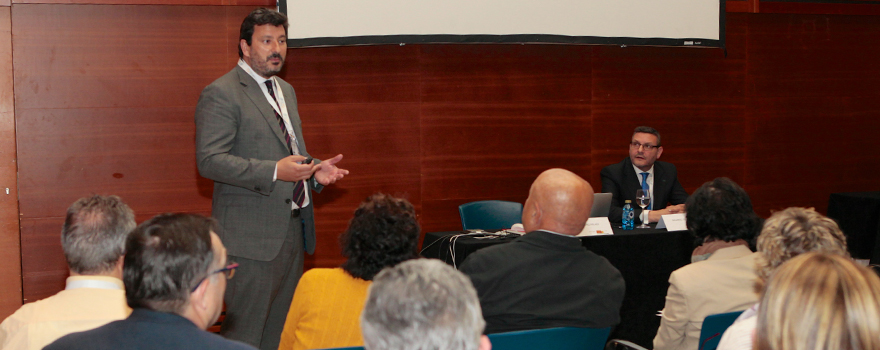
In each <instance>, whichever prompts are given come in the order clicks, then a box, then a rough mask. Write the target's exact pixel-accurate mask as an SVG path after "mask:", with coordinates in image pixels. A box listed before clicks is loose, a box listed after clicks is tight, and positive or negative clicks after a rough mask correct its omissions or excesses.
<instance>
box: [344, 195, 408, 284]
mask: <svg viewBox="0 0 880 350" xmlns="http://www.w3.org/2000/svg"><path fill="white" fill-rule="evenodd" d="M419 230H420V229H419V223H418V219H417V218H416V213H415V208H414V207H413V205H412V204H410V202H409V201H407V200H406V199H402V198H395V197H392V196H389V195H386V194H382V193H377V194H374V195H372V196H370V197H368V198H367V199H366V200H364V202H363V203H361V205H360V206H359V207H358V208H357V210H355V212H354V217H353V218H352V219H351V221H350V222H349V224H348V229H346V230H345V232H344V233H343V234H342V236H341V237H340V243H341V244H342V255H343V256H344V257H346V258H348V260H346V261H345V263H343V264H342V269H343V270H345V272H347V273H348V274H349V275H351V276H353V277H356V278H360V279H363V280H367V281H370V280H372V279H373V276H375V275H376V274H377V273H379V271H381V270H382V269H383V268H385V267H388V266H394V265H396V264H398V263H400V262H402V261H405V260H409V259H412V258H415V257H417V256H418V252H417V245H418V241H419V232H420V231H419Z"/></svg>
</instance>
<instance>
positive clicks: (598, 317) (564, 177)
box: [461, 169, 625, 333]
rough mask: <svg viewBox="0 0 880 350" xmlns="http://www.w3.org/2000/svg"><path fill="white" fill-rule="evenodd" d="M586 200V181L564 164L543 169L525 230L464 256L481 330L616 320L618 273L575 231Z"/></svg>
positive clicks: (620, 291) (620, 290)
mask: <svg viewBox="0 0 880 350" xmlns="http://www.w3.org/2000/svg"><path fill="white" fill-rule="evenodd" d="M592 204H593V188H592V187H591V186H590V184H589V183H588V182H587V181H585V180H584V179H582V178H581V177H580V176H577V175H575V174H574V173H572V172H570V171H568V170H564V169H550V170H547V171H545V172H543V173H541V175H540V176H538V178H537V179H536V180H535V182H534V183H533V184H532V187H531V190H530V191H529V198H528V199H527V200H526V203H525V205H524V206H523V214H522V223H523V226H524V227H525V231H526V232H527V233H526V234H525V235H523V236H522V237H519V238H517V239H515V240H513V241H512V242H510V243H507V244H499V245H496V246H492V247H488V248H484V249H481V250H479V251H477V252H475V253H473V254H471V255H470V256H468V257H467V259H465V261H464V263H462V265H461V271H462V272H464V273H465V274H466V275H468V277H470V278H471V281H472V282H473V283H474V287H475V288H476V289H477V294H478V296H479V298H480V306H481V307H482V308H483V317H484V318H485V319H486V333H499V332H509V331H517V330H525V329H540V328H551V327H591V328H604V327H610V326H614V325H616V324H618V323H620V305H621V303H622V302H623V295H624V289H625V287H624V281H623V277H622V276H621V274H620V272H619V271H618V270H617V269H616V268H615V267H614V266H612V265H611V263H609V262H608V260H606V259H605V258H604V257H601V256H599V255H597V254H595V253H593V252H591V251H589V250H587V249H586V248H584V247H583V245H581V241H580V239H578V238H577V237H575V236H577V234H579V233H580V232H581V230H583V228H584V224H585V223H586V221H587V218H588V217H589V216H590V208H591V207H592Z"/></svg>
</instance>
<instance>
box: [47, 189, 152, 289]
mask: <svg viewBox="0 0 880 350" xmlns="http://www.w3.org/2000/svg"><path fill="white" fill-rule="evenodd" d="M134 226H135V222H134V212H133V211H132V210H131V208H129V207H128V206H127V205H125V203H123V202H122V200H121V199H119V197H117V196H98V195H95V196H91V197H84V198H80V199H78V200H77V201H76V202H73V204H71V205H70V207H69V208H67V217H66V218H65V219H64V226H63V227H62V228H61V247H62V248H63V249H64V257H65V258H67V265H68V266H69V267H70V270H71V271H73V272H76V273H78V274H81V275H96V274H102V273H107V272H110V271H112V270H113V269H114V268H115V267H116V263H117V262H118V261H119V258H120V257H122V255H123V254H124V253H125V238H126V236H128V233H129V232H131V230H132V229H134Z"/></svg>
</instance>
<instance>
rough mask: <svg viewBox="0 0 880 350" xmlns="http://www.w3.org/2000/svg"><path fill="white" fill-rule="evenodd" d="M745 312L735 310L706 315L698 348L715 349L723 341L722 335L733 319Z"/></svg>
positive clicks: (703, 349) (701, 349)
mask: <svg viewBox="0 0 880 350" xmlns="http://www.w3.org/2000/svg"><path fill="white" fill-rule="evenodd" d="M741 313H743V312H742V311H734V312H728V313H723V314H715V315H709V316H706V319H704V320H703V329H702V330H701V331H700V347H699V349H698V350H715V348H717V347H718V343H719V342H720V341H721V335H722V334H724V331H726V330H727V328H728V327H730V325H732V324H733V321H736V318H737V317H739V315H740V314H741Z"/></svg>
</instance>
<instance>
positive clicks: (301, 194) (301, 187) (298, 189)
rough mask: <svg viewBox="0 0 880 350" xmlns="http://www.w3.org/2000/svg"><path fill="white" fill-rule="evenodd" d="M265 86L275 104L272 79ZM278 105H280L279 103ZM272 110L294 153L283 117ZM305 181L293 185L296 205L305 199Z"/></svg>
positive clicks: (288, 146)
mask: <svg viewBox="0 0 880 350" xmlns="http://www.w3.org/2000/svg"><path fill="white" fill-rule="evenodd" d="M266 88H268V89H269V96H272V99H273V100H275V104H276V105H278V99H277V98H275V90H274V89H273V88H272V80H266ZM279 106H280V105H279ZM272 111H273V112H274V113H275V118H276V119H278V125H280V126H281V133H282V134H284V140H285V141H287V150H288V151H289V152H290V154H295V153H294V147H293V142H295V140H293V142H292V141H291V139H290V133H289V132H287V126H286V125H284V119H282V118H281V115H279V114H278V111H276V110H275V109H274V108H272ZM305 188H306V186H305V182H304V181H297V182H296V184H294V185H293V202H294V203H296V206H297V207H300V208H302V205H303V202H305V200H306V191H305Z"/></svg>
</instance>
